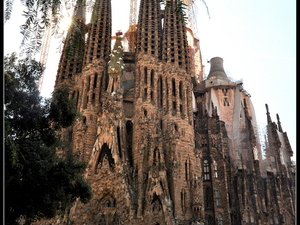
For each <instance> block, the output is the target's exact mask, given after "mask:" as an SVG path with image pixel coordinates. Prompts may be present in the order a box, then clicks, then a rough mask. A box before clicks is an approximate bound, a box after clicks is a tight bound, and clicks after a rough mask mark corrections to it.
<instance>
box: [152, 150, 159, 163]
mask: <svg viewBox="0 0 300 225" xmlns="http://www.w3.org/2000/svg"><path fill="white" fill-rule="evenodd" d="M159 164H160V153H159V150H158V148H155V149H154V152H153V165H154V166H157V165H159Z"/></svg>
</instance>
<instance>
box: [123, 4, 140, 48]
mask: <svg viewBox="0 0 300 225" xmlns="http://www.w3.org/2000/svg"><path fill="white" fill-rule="evenodd" d="M137 3H138V0H130V12H129V29H128V31H127V32H126V33H125V36H126V38H127V40H128V48H129V52H134V51H135V42H136V26H137Z"/></svg>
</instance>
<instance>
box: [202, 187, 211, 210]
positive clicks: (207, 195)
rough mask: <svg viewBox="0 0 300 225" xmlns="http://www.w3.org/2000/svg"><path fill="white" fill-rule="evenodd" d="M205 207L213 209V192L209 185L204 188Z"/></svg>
mask: <svg viewBox="0 0 300 225" xmlns="http://www.w3.org/2000/svg"><path fill="white" fill-rule="evenodd" d="M204 191H205V193H204V207H205V209H212V208H213V201H212V192H211V188H210V187H209V186H206V187H205V189H204Z"/></svg>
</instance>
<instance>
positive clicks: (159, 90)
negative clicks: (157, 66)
mask: <svg viewBox="0 0 300 225" xmlns="http://www.w3.org/2000/svg"><path fill="white" fill-rule="evenodd" d="M157 93H158V94H157V96H158V106H159V107H162V106H163V82H162V77H161V76H159V78H158V83H157Z"/></svg>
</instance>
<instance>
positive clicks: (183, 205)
mask: <svg viewBox="0 0 300 225" xmlns="http://www.w3.org/2000/svg"><path fill="white" fill-rule="evenodd" d="M180 198H181V209H182V211H183V212H185V211H186V206H187V199H186V191H185V189H182V190H181V192H180Z"/></svg>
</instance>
